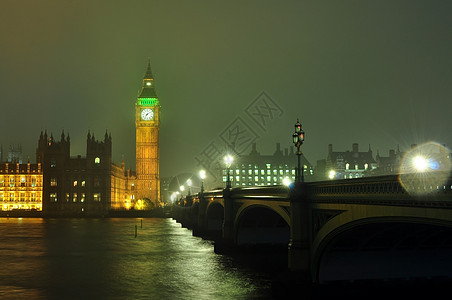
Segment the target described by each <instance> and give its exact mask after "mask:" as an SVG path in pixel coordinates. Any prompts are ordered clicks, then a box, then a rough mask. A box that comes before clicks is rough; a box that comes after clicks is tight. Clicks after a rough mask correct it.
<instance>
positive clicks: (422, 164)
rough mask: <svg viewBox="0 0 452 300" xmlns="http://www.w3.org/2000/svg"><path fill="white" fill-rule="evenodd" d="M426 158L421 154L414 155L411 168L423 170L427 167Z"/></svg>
mask: <svg viewBox="0 0 452 300" xmlns="http://www.w3.org/2000/svg"><path fill="white" fill-rule="evenodd" d="M428 166H429V164H428V160H427V159H426V158H425V157H423V156H420V155H418V156H416V157H414V158H413V168H414V169H415V170H416V171H418V172H424V171H426V170H427V169H428Z"/></svg>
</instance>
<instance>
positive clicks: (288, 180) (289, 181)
mask: <svg viewBox="0 0 452 300" xmlns="http://www.w3.org/2000/svg"><path fill="white" fill-rule="evenodd" d="M291 183H292V180H290V178H289V177H287V176H286V177H284V179H283V184H284V185H285V186H289V185H290V184H291Z"/></svg>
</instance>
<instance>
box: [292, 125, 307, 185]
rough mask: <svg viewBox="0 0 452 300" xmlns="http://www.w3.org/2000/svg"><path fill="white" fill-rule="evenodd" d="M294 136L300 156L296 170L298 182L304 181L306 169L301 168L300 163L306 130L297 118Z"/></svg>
mask: <svg viewBox="0 0 452 300" xmlns="http://www.w3.org/2000/svg"><path fill="white" fill-rule="evenodd" d="M292 137H293V143H294V145H295V146H296V147H297V156H298V168H297V172H296V181H297V182H304V172H303V171H304V170H303V169H302V168H301V165H300V158H301V155H302V153H301V149H300V148H301V145H303V142H304V131H303V129H301V124H300V121H299V120H298V119H297V123H295V132H294V134H293V135H292Z"/></svg>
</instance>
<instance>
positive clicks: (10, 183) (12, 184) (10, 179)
mask: <svg viewBox="0 0 452 300" xmlns="http://www.w3.org/2000/svg"><path fill="white" fill-rule="evenodd" d="M9 186H10V187H13V186H14V176H11V177H10V178H9Z"/></svg>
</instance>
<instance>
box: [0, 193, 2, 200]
mask: <svg viewBox="0 0 452 300" xmlns="http://www.w3.org/2000/svg"><path fill="white" fill-rule="evenodd" d="M0 201H3V192H2V193H0Z"/></svg>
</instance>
